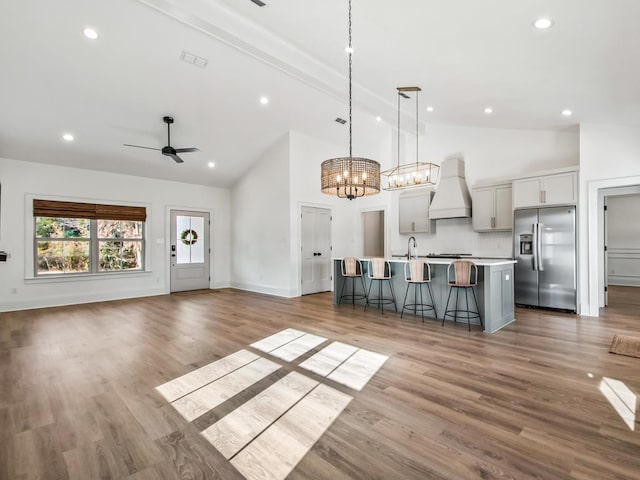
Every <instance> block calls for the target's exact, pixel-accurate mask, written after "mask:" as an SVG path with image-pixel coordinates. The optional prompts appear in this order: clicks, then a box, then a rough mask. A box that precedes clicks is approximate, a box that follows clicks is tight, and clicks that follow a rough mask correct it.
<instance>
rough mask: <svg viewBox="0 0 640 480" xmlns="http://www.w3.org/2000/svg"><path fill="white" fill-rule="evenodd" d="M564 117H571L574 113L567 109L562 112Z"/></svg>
mask: <svg viewBox="0 0 640 480" xmlns="http://www.w3.org/2000/svg"><path fill="white" fill-rule="evenodd" d="M562 115H564V116H565V117H570V116H571V115H573V112H572V111H571V110H569V109H566V110H563V111H562Z"/></svg>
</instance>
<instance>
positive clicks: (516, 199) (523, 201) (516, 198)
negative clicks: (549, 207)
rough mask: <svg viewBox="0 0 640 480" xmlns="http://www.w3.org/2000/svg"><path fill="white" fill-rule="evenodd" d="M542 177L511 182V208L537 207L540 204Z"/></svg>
mask: <svg viewBox="0 0 640 480" xmlns="http://www.w3.org/2000/svg"><path fill="white" fill-rule="evenodd" d="M542 190H543V189H542V177H535V178H525V179H522V180H515V181H514V182H513V208H521V207H537V206H540V205H541V204H542Z"/></svg>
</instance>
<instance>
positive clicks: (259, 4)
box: [251, 0, 267, 7]
mask: <svg viewBox="0 0 640 480" xmlns="http://www.w3.org/2000/svg"><path fill="white" fill-rule="evenodd" d="M251 2H253V3H255V4H256V5H257V6H259V7H266V6H267V4H266V3H264V2H261V1H260V0H251Z"/></svg>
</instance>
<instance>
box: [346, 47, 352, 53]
mask: <svg viewBox="0 0 640 480" xmlns="http://www.w3.org/2000/svg"><path fill="white" fill-rule="evenodd" d="M344 51H345V52H347V53H353V47H345V48H344Z"/></svg>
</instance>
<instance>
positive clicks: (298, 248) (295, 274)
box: [291, 202, 335, 297]
mask: <svg viewBox="0 0 640 480" xmlns="http://www.w3.org/2000/svg"><path fill="white" fill-rule="evenodd" d="M302 207H311V208H324V209H326V210H329V214H330V215H331V218H332V219H333V210H334V207H335V205H330V204H328V203H314V202H298V205H297V207H296V223H297V232H296V233H295V234H296V241H295V242H291V248H292V249H293V250H295V252H294V253H293V254H292V258H295V259H296V264H295V265H292V267H291V277H292V278H294V279H295V283H296V284H295V286H294V287H293V288H292V293H294V294H295V296H296V297H301V296H302V283H301V279H302V221H301V220H302ZM333 226H334V223H333V221H332V222H331V257H330V261H331V290H330V291H331V292H333V282H334V279H333V237H334V235H333ZM291 233H292V234H293V232H291Z"/></svg>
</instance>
